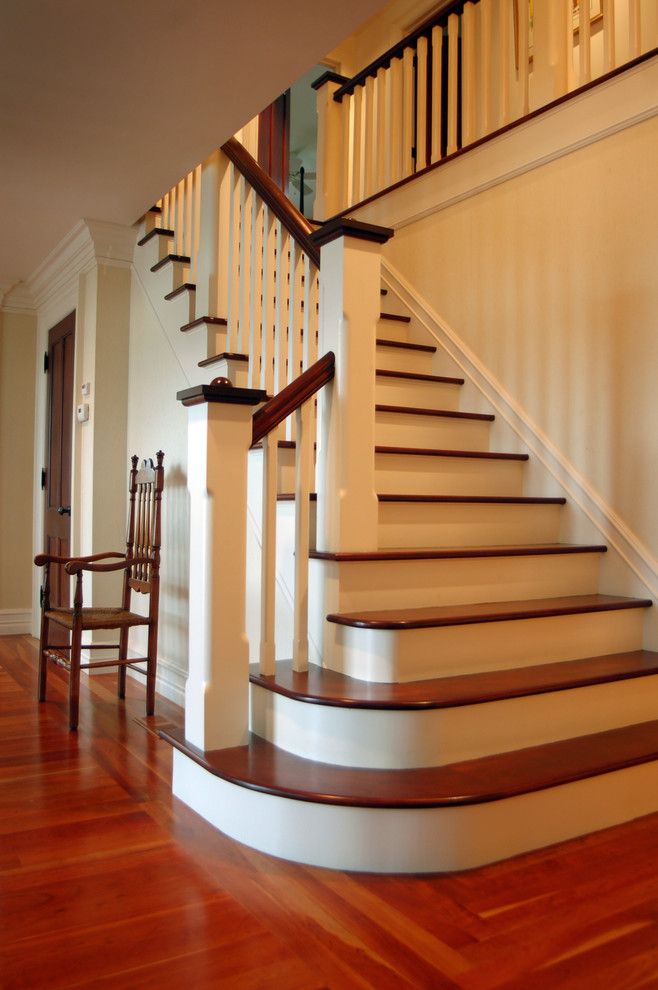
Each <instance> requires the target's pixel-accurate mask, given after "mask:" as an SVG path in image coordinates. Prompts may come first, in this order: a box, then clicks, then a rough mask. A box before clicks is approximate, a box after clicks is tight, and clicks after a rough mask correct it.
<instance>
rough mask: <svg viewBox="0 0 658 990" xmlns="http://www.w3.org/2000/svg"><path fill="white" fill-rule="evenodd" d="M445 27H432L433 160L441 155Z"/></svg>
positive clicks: (436, 159)
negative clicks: (442, 73)
mask: <svg viewBox="0 0 658 990" xmlns="http://www.w3.org/2000/svg"><path fill="white" fill-rule="evenodd" d="M442 64H443V28H441V27H434V28H432V161H433V162H438V160H439V159H440V157H441V122H442V108H441V100H442V90H443V83H442V78H441V72H442Z"/></svg>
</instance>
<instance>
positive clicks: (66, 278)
mask: <svg viewBox="0 0 658 990" xmlns="http://www.w3.org/2000/svg"><path fill="white" fill-rule="evenodd" d="M135 238H136V232H135V229H134V228H133V227H126V226H124V225H123V224H118V223H108V222H107V221H104V220H79V221H78V223H77V224H76V225H75V226H74V227H73V228H72V229H71V230H70V231H69V232H68V234H66V236H65V237H63V238H62V240H61V241H60V242H59V244H57V246H56V247H55V248H53V250H52V251H51V252H50V254H48V255H47V256H46V257H45V258H44V260H43V261H42V262H41V264H40V265H39V266H38V268H36V269H35V271H34V272H33V273H32V274H31V275H30V277H29V278H28V279H27V281H26V286H27V289H28V290H29V292H30V293H31V296H32V298H33V300H34V305H35V307H36V308H37V309H41V308H42V307H43V306H46V305H47V304H48V303H50V302H52V301H53V300H54V299H56V298H58V297H59V296H60V295H61V294H63V293H65V292H67V291H70V290H72V289H75V283H77V280H78V278H79V276H80V275H81V274H83V273H84V272H86V271H89V270H90V269H91V268H93V267H94V265H97V264H103V265H114V266H118V267H121V268H129V267H130V265H131V263H132V259H133V252H134V248H135Z"/></svg>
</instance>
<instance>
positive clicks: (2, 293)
mask: <svg viewBox="0 0 658 990" xmlns="http://www.w3.org/2000/svg"><path fill="white" fill-rule="evenodd" d="M0 309H1V310H2V312H3V313H22V314H25V315H27V316H34V313H35V311H36V306H35V304H34V298H33V296H32V293H31V292H30V291H29V289H28V288H27V286H26V284H25V282H16V283H15V284H14V285H0Z"/></svg>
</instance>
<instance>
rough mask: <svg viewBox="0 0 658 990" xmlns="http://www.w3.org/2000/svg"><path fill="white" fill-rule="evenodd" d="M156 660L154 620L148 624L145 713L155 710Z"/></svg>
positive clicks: (156, 648) (150, 713) (156, 633)
mask: <svg viewBox="0 0 658 990" xmlns="http://www.w3.org/2000/svg"><path fill="white" fill-rule="evenodd" d="M157 660H158V627H157V625H156V623H155V622H151V624H150V626H149V641H148V651H147V660H146V714H147V715H153V714H154V712H155V673H156V664H157Z"/></svg>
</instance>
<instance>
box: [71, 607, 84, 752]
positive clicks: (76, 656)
mask: <svg viewBox="0 0 658 990" xmlns="http://www.w3.org/2000/svg"><path fill="white" fill-rule="evenodd" d="M81 649H82V628H81V626H80V624H79V623H77V622H74V623H73V630H72V632H71V669H70V671H69V729H70V730H71V732H75V731H76V729H77V728H78V712H79V708H80V652H81Z"/></svg>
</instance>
